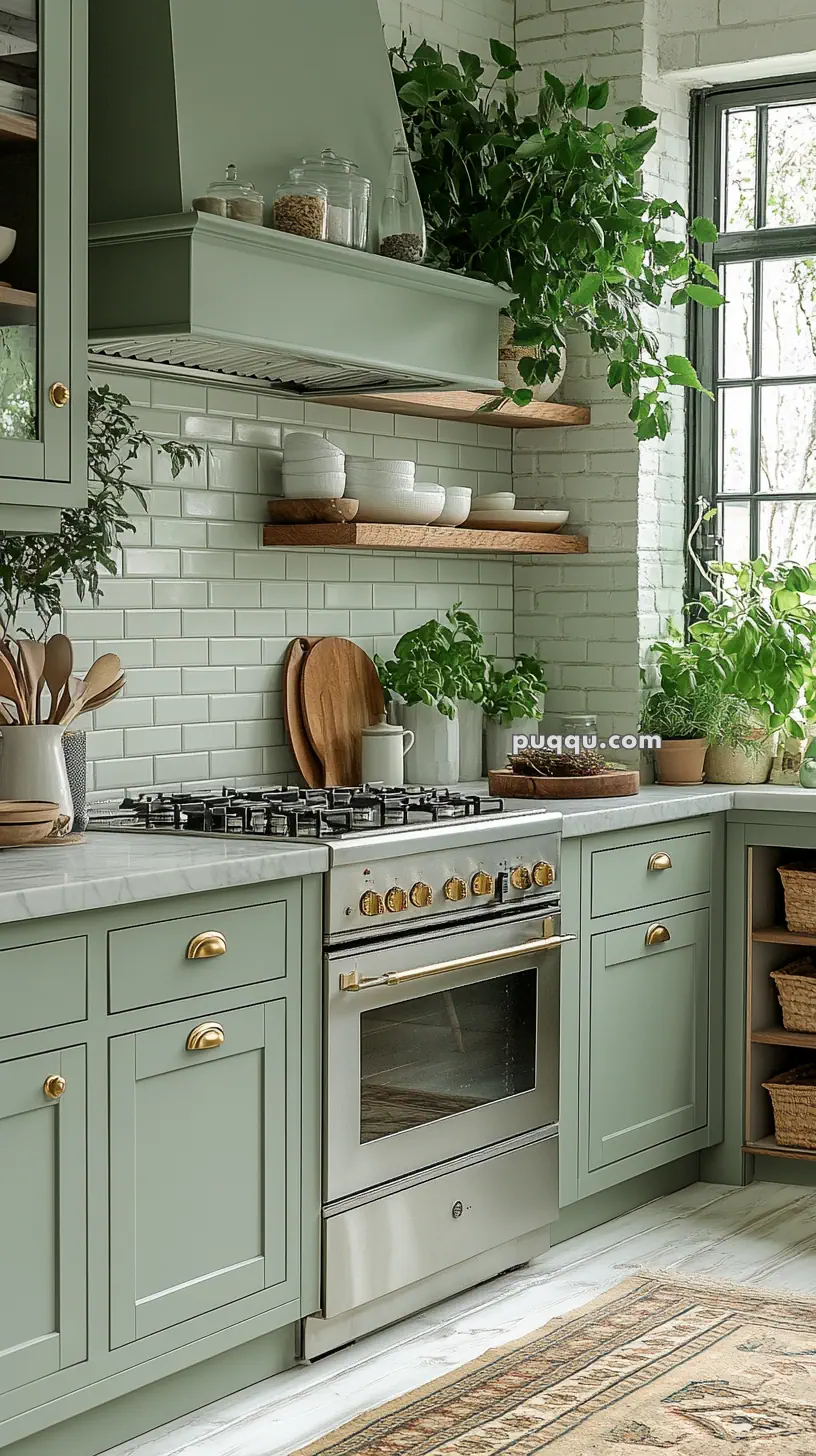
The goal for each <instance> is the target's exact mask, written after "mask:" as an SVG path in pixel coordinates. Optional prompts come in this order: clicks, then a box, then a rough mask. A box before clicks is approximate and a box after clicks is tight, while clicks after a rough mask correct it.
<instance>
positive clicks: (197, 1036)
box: [187, 1021, 226, 1052]
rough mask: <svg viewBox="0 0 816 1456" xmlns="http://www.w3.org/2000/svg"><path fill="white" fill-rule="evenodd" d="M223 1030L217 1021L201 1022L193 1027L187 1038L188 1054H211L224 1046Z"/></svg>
mask: <svg viewBox="0 0 816 1456" xmlns="http://www.w3.org/2000/svg"><path fill="white" fill-rule="evenodd" d="M225 1041H226V1037H225V1035H224V1028H223V1026H222V1025H221V1023H220V1022H218V1021H202V1023H201V1025H200V1026H194V1027H193V1030H192V1031H191V1032H190V1035H189V1036H188V1038H187V1050H188V1052H211V1051H214V1050H215V1048H216V1047H220V1046H223V1045H224V1042H225Z"/></svg>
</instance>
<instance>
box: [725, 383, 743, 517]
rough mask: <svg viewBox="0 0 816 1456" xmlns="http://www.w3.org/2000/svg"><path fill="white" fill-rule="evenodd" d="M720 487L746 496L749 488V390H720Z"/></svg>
mask: <svg viewBox="0 0 816 1456" xmlns="http://www.w3.org/2000/svg"><path fill="white" fill-rule="evenodd" d="M719 402H720V409H719V423H720V461H719V475H720V483H719V489H720V490H724V491H733V492H734V493H735V494H736V495H747V494H748V491H749V490H750V489H751V389H750V386H747V385H746V387H745V388H744V389H743V388H739V389H723V390H721V392H720V396H719Z"/></svg>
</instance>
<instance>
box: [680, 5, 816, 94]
mask: <svg viewBox="0 0 816 1456" xmlns="http://www.w3.org/2000/svg"><path fill="white" fill-rule="evenodd" d="M814 15H815V13H814V8H813V3H812V0H777V3H776V4H775V5H773V6H772V7H770V8H769V7H768V6H767V5H763V4H762V3H761V0H683V3H682V4H680V5H678V4H676V3H674V0H661V9H660V14H659V21H658V24H659V30H660V38H659V47H658V50H659V61H660V69H661V71H663V72H664V73H669V74H676V75H679V76H680V77H681V79H682V78H693V79H694V80H695V81H696V82H700V81H702V82H715V81H727V80H736V79H745V78H750V77H759V78H762V77H765V76H772V75H776V76H782V75H794V74H797V73H801V72H812V71H813V69H814V65H816V22H815V18H814Z"/></svg>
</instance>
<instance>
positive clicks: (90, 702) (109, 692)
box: [79, 673, 125, 713]
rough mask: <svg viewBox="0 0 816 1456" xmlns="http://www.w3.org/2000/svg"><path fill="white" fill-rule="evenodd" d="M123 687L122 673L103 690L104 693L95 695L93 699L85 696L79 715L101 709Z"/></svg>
mask: <svg viewBox="0 0 816 1456" xmlns="http://www.w3.org/2000/svg"><path fill="white" fill-rule="evenodd" d="M124 686H125V674H124V673H122V675H121V677H118V678H117V679H116V682H114V683H111V685H110V687H109V688H105V690H104V692H101V693H97V694H96V695H95V697H93V698H90V699H89V698H88V697H87V695H86V696H85V697H84V698H83V700H82V707H81V708H80V710H79V711H80V713H92V712H93V711H94V709H96V708H101V707H102V706H103V705H104V704H105V703H109V702H110V700H111V698H115V697H116V696H117V694H118V693H121V691H122V689H123V687H124Z"/></svg>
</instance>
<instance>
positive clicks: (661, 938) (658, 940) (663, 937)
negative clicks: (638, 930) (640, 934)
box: [646, 925, 671, 945]
mask: <svg viewBox="0 0 816 1456" xmlns="http://www.w3.org/2000/svg"><path fill="white" fill-rule="evenodd" d="M667 940H671V936H670V934H669V931H668V929H667V927H666V926H665V925H650V926H649V929H648V930H647V931H646V944H647V945H665V944H666V941H667Z"/></svg>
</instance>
